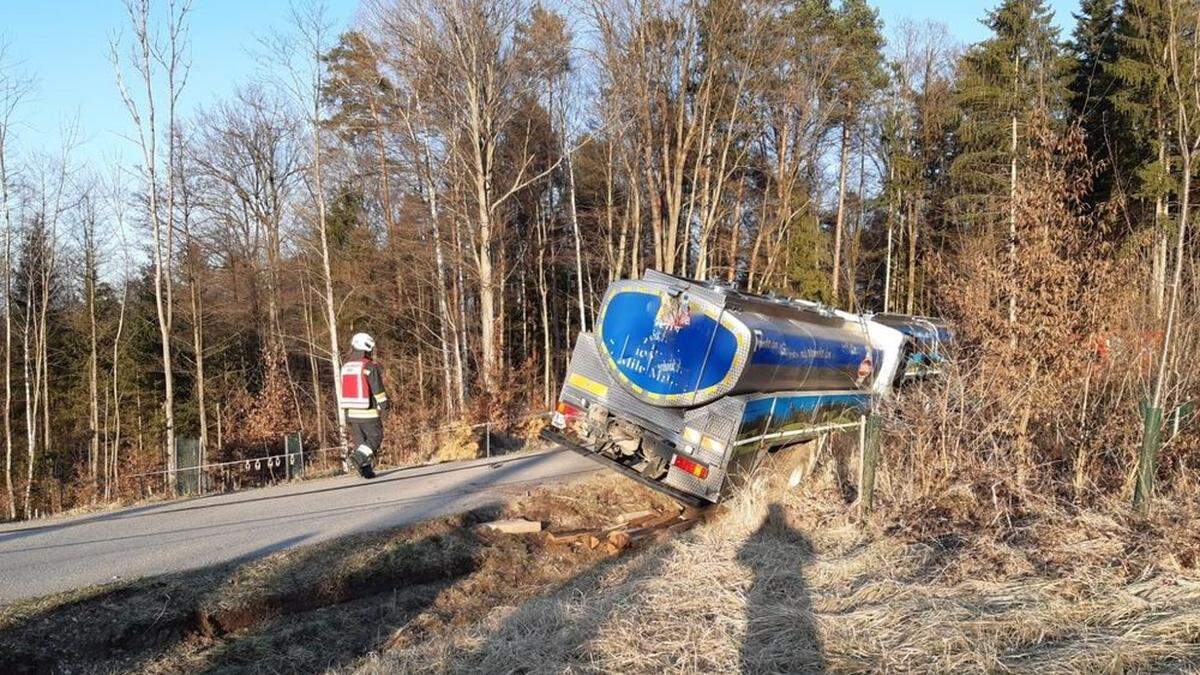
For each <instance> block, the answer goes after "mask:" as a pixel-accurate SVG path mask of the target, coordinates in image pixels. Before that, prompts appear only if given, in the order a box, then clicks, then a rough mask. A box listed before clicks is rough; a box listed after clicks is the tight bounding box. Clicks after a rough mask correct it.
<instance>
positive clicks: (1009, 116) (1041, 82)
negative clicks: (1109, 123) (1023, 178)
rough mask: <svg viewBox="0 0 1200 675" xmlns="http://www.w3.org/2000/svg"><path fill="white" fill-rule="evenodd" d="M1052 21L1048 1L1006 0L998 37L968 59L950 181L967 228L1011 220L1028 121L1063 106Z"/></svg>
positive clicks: (993, 15)
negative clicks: (957, 147) (957, 149)
mask: <svg viewBox="0 0 1200 675" xmlns="http://www.w3.org/2000/svg"><path fill="white" fill-rule="evenodd" d="M1052 18H1053V14H1052V12H1051V11H1050V9H1049V8H1048V7H1047V6H1046V3H1045V2H1044V0H1004V2H1003V3H1002V4H1001V5H1000V6H999V7H998V8H996V9H995V10H992V11H991V12H990V13H989V14H988V18H987V20H986V21H985V24H986V25H987V26H988V28H990V29H991V30H992V33H993V36H992V37H991V38H989V39H987V40H984V41H983V42H981V43H979V44H977V45H975V46H974V47H973V48H972V49H971V50H970V51H968V52H967V53H966V54H965V55H964V56H963V60H962V63H961V65H960V72H959V78H958V86H957V91H956V99H957V102H958V105H959V107H960V108H961V109H962V118H961V120H960V122H959V126H958V131H957V134H956V138H957V140H958V142H959V145H960V153H959V155H958V156H957V157H956V158H955V159H954V162H953V164H952V166H951V179H952V181H953V184H954V191H955V197H954V201H955V207H956V208H957V211H958V216H959V218H960V219H962V221H963V224H964V225H968V226H981V225H992V224H995V223H996V222H1002V221H1004V220H1006V219H1007V218H1008V211H1009V208H1008V207H1009V203H1010V201H1011V199H1010V193H1011V191H1012V189H1013V187H1014V185H1013V180H1012V174H1013V173H1014V168H1015V164H1016V163H1019V162H1020V158H1021V155H1022V153H1023V150H1022V148H1023V147H1024V146H1025V140H1024V134H1023V131H1024V128H1025V125H1026V124H1027V122H1028V118H1029V116H1030V115H1031V114H1033V113H1035V112H1042V113H1047V114H1049V115H1050V116H1056V115H1057V114H1058V113H1059V112H1060V111H1061V110H1062V108H1063V104H1064V100H1065V97H1066V93H1067V91H1066V81H1065V79H1066V75H1067V73H1066V69H1065V65H1066V63H1065V61H1064V58H1063V54H1062V48H1061V46H1060V44H1059V41H1058V30H1057V29H1056V28H1055V27H1054V26H1053V24H1052Z"/></svg>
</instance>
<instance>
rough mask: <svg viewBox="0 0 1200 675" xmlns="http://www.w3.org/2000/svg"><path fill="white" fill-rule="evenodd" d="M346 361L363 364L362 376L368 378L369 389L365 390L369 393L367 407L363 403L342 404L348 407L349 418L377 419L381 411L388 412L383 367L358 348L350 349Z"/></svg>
mask: <svg viewBox="0 0 1200 675" xmlns="http://www.w3.org/2000/svg"><path fill="white" fill-rule="evenodd" d="M346 362H347V364H350V363H355V362H357V363H359V364H361V373H362V375H361V377H362V379H364V380H366V384H367V390H368V391H367V392H364V393H367V396H366V401H365V403H366V405H365V407H363V406H361V405H359V406H354V407H350V406H346V405H343V406H342V407H343V408H345V409H346V417H347V419H352V420H354V419H357V420H362V419H377V418H378V417H379V415H380V413H384V414H386V413H387V411H388V406H389V404H388V396H387V391H385V390H384V388H383V367H382V366H380V365H379V364H378V363H376V362H375V361H373V360H371V357H370V355H368V354H366V353H364V352H363V351H361V350H358V349H354V350H351V351H350V353H349V354H348V355H347V357H346ZM343 372H344V370H343ZM343 380H345V377H343ZM342 386H345V384H344V383H343V385H342Z"/></svg>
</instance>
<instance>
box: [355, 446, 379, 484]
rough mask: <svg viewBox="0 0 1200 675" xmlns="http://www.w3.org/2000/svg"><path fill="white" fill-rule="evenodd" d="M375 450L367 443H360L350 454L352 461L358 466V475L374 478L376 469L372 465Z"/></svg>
mask: <svg viewBox="0 0 1200 675" xmlns="http://www.w3.org/2000/svg"><path fill="white" fill-rule="evenodd" d="M374 456H375V451H374V450H372V449H371V448H370V447H368V446H366V445H360V446H358V447H357V448H355V449H354V452H353V453H352V454H351V455H350V461H351V462H352V463H353V464H354V466H355V467H357V468H358V475H360V476H362V477H363V478H374V477H375V469H374V468H373V467H372V466H371V462H372V459H373V458H374Z"/></svg>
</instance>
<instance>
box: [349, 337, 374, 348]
mask: <svg viewBox="0 0 1200 675" xmlns="http://www.w3.org/2000/svg"><path fill="white" fill-rule="evenodd" d="M350 347H351V348H353V349H357V350H359V351H364V352H370V351H374V350H375V338H373V337H371V336H370V335H367V334H366V333H355V334H354V337H352V338H350Z"/></svg>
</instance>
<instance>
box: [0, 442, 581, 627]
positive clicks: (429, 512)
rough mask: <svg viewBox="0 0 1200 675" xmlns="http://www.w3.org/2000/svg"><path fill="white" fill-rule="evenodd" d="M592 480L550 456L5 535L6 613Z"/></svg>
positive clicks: (58, 523) (316, 484)
mask: <svg viewBox="0 0 1200 675" xmlns="http://www.w3.org/2000/svg"><path fill="white" fill-rule="evenodd" d="M596 469H597V466H596V464H594V463H593V462H592V461H590V460H588V459H586V458H584V457H581V456H579V455H577V454H575V453H573V452H570V451H567V450H549V451H544V452H538V453H532V454H528V455H514V456H512V457H501V458H495V459H490V460H487V459H485V460H472V461H469V462H457V463H453V464H439V465H436V466H428V467H421V468H415V469H393V470H388V471H382V472H381V473H380V474H379V475H378V476H377V477H376V478H375V479H374V480H370V481H366V480H362V479H361V478H358V477H357V476H339V477H336V478H326V479H320V480H311V481H305V482H300V483H289V484H283V485H276V486H273V487H267V488H261V489H257V490H248V491H246V492H239V493H233V494H222V495H211V496H205V497H195V498H191V499H184V500H177V501H172V502H164V503H160V504H151V505H148V506H137V507H130V508H125V509H120V510H117V511H106V512H103V513H95V514H89V515H82V516H74V517H69V518H59V519H53V520H45V521H38V522H36V523H28V522H26V523H14V524H11V525H0V604H4V603H7V602H11V601H13V600H17V599H20V598H26V597H35V596H39V595H44V594H47V593H53V592H56V591H64V590H70V589H72V588H79V587H82V586H88V585H91V584H97V583H104V582H109V581H116V580H120V579H131V578H136V577H143V576H149V575H154V574H162V573H168V572H181V571H185V570H189V569H196V568H200V567H205V566H208V565H213V564H217V563H223V562H228V561H232V560H241V559H250V558H255V557H260V556H265V555H267V554H269V553H272V552H275V551H279V550H281V549H284V548H288V547H291V546H298V545H302V544H311V543H313V542H317V541H322V540H326V539H332V538H334V537H340V536H343V535H346V534H350V533H353V532H364V531H368V530H378V529H383V528H388V527H395V526H399V525H406V524H410V523H415V522H419V521H422V520H427V519H429V518H434V517H437V516H442V515H446V514H450V513H458V512H462V511H466V510H470V509H473V508H477V507H481V506H486V505H488V504H494V503H498V502H501V501H503V500H504V499H505V497H506V493H511V492H512V488H514V487H517V486H520V485H522V484H533V483H542V482H546V481H549V480H553V479H560V478H565V477H568V476H574V475H578V474H582V473H587V472H590V471H595V470H596Z"/></svg>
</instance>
